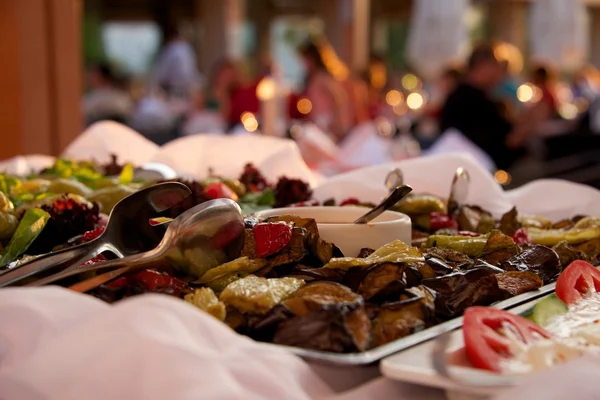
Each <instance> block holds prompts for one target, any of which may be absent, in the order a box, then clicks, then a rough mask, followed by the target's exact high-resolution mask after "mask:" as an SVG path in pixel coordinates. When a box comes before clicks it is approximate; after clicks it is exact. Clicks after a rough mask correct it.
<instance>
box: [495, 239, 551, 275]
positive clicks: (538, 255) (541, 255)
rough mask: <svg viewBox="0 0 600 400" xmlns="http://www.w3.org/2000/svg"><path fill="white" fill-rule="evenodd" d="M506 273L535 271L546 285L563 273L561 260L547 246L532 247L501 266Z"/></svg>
mask: <svg viewBox="0 0 600 400" xmlns="http://www.w3.org/2000/svg"><path fill="white" fill-rule="evenodd" d="M501 267H502V269H504V270H505V271H533V272H535V273H536V274H538V276H539V277H540V278H542V280H543V281H544V283H550V282H552V281H553V280H554V279H556V277H558V274H559V273H560V271H561V265H560V259H559V258H558V254H556V252H555V251H554V250H552V249H551V248H549V247H546V246H532V247H529V248H527V249H525V250H524V251H523V252H522V253H520V254H517V255H515V256H514V257H512V258H511V259H509V260H508V261H505V262H503V263H502V265H501Z"/></svg>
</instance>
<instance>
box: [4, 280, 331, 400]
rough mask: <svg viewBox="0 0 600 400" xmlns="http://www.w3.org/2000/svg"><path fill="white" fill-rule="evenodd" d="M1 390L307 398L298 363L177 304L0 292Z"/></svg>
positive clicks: (72, 395)
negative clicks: (113, 304) (109, 301)
mask: <svg viewBox="0 0 600 400" xmlns="http://www.w3.org/2000/svg"><path fill="white" fill-rule="evenodd" d="M0 320H1V321H2V324H1V325H0V388H2V390H1V395H0V396H1V397H2V398H3V399H5V400H11V399H15V400H16V399H19V400H21V399H57V400H58V399H60V400H68V399H86V400H92V399H148V400H150V399H157V400H164V399H200V398H205V399H240V398H244V399H273V400H279V399H311V398H319V397H322V396H328V395H331V394H332V391H331V389H330V388H329V387H328V386H327V385H326V384H325V383H324V382H323V381H322V380H321V379H320V378H319V376H318V375H317V374H316V373H314V372H313V371H312V370H311V368H310V367H309V366H308V365H307V364H306V363H304V362H303V361H302V360H301V359H299V358H297V357H295V356H293V355H291V354H288V353H286V352H285V351H283V350H281V349H278V348H275V347H273V346H266V345H261V344H259V343H256V342H254V341H252V340H250V339H248V338H245V337H243V336H241V335H238V334H236V333H235V332H234V331H233V330H231V329H230V328H229V327H227V326H226V325H225V324H223V323H221V322H219V321H217V320H216V319H214V318H213V317H211V316H209V315H208V314H205V313H203V312H201V311H200V310H198V309H196V308H194V307H193V306H190V305H189V304H186V303H184V302H183V301H181V300H178V299H174V298H171V297H169V296H165V295H144V296H139V297H135V298H132V299H130V300H126V301H122V302H120V303H118V304H117V305H115V306H109V305H107V304H104V303H102V302H100V301H99V300H96V299H94V298H92V297H90V296H86V295H78V294H75V293H72V292H70V291H68V290H66V289H60V288H53V287H47V288H36V289H20V288H17V289H2V290H0Z"/></svg>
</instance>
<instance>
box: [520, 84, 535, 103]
mask: <svg viewBox="0 0 600 400" xmlns="http://www.w3.org/2000/svg"><path fill="white" fill-rule="evenodd" d="M517 98H518V99H519V101H520V102H521V103H527V102H528V101H531V99H533V87H532V86H531V85H530V84H529V83H524V84H523V85H521V86H519V88H518V89H517Z"/></svg>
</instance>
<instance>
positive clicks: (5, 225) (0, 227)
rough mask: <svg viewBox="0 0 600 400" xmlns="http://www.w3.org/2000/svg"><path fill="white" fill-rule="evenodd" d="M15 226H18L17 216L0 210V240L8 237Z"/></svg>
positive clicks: (13, 231) (14, 229) (15, 228)
mask: <svg viewBox="0 0 600 400" xmlns="http://www.w3.org/2000/svg"><path fill="white" fill-rule="evenodd" d="M0 193H1V192H0ZM17 226H19V219H18V218H17V217H15V216H14V215H13V214H11V213H9V212H0V240H8V239H10V238H11V237H12V235H13V234H14V233H15V231H16V230H17Z"/></svg>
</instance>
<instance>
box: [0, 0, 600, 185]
mask: <svg viewBox="0 0 600 400" xmlns="http://www.w3.org/2000/svg"><path fill="white" fill-rule="evenodd" d="M0 32H1V33H2V37H3V40H2V41H1V43H0V54H2V55H3V63H2V65H0V82H1V86H0V87H2V93H0V96H1V97H0V107H1V109H2V110H3V112H2V113H1V114H2V115H1V116H0V127H1V128H2V135H3V141H4V145H3V146H1V147H0V158H7V157H11V156H14V155H17V154H28V153H41V154H54V155H56V154H59V153H60V152H61V151H62V149H64V147H65V146H66V145H67V144H68V143H70V142H71V141H72V140H73V138H75V137H76V136H77V135H79V134H80V133H81V132H82V131H83V130H84V129H85V127H86V126H89V125H90V124H93V123H94V122H97V121H102V120H113V121H117V122H120V123H123V124H125V125H128V126H130V127H131V128H133V129H134V130H136V131H138V132H140V133H141V134H143V135H144V136H145V137H147V138H148V139H150V140H152V141H153V142H155V143H157V144H159V145H162V144H164V143H167V142H169V141H171V140H174V139H176V138H179V137H182V136H188V135H195V134H232V135H233V134H263V135H272V136H281V137H288V138H292V139H294V140H297V141H298V142H299V144H301V145H302V146H301V148H302V150H303V155H304V156H305V159H306V160H307V163H308V164H309V165H310V166H312V167H314V168H315V169H317V170H319V171H321V172H322V173H323V174H326V175H327V174H333V173H339V172H342V171H346V170H349V169H352V168H357V167H361V166H365V165H371V164H376V163H378V162H385V161H388V160H399V159H403V158H407V157H417V156H420V155H423V154H435V153H440V152H448V151H451V150H455V149H462V150H465V151H469V152H471V153H472V154H473V155H474V156H475V157H476V158H477V159H478V160H480V162H481V163H482V164H484V165H486V167H488V168H489V169H490V171H491V172H492V173H494V174H495V177H496V180H497V181H498V182H499V183H501V184H503V185H506V186H507V187H516V186H519V185H521V184H523V183H525V182H528V181H530V180H532V179H536V178H543V177H553V178H562V179H568V180H572V181H576V182H582V183H587V184H590V185H593V186H596V187H600V135H599V134H598V133H600V114H598V113H597V110H598V104H600V103H598V101H597V98H598V94H600V73H599V72H598V69H597V66H599V65H600V1H598V0H588V1H582V0H220V1H216V0H85V1H83V0H24V1H21V0H3V1H2V2H0ZM331 149H334V150H331ZM336 151H342V152H343V154H345V156H344V157H343V162H340V161H339V157H338V159H337V160H338V161H336V162H334V159H335V157H334V156H333V155H332V152H336Z"/></svg>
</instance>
